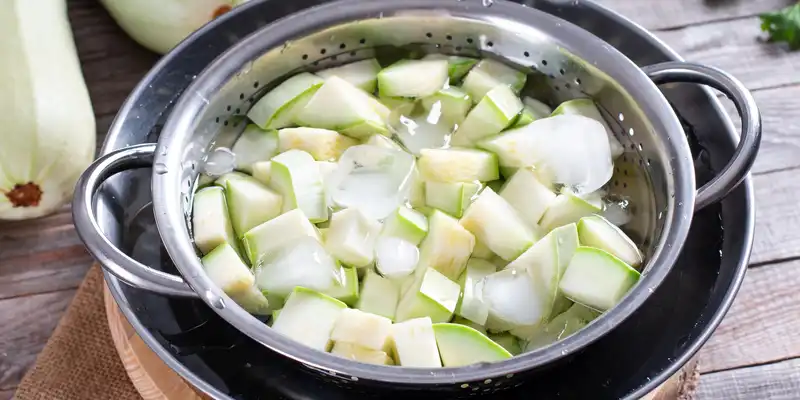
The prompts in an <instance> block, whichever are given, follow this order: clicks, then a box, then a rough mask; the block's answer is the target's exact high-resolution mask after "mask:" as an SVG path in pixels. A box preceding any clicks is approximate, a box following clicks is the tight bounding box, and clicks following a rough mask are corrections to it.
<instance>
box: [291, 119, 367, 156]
mask: <svg viewBox="0 0 800 400" xmlns="http://www.w3.org/2000/svg"><path fill="white" fill-rule="evenodd" d="M357 144H359V142H358V141H357V140H355V139H353V138H349V137H347V136H344V135H341V134H339V132H336V131H332V130H328V129H319V128H302V127H301V128H284V129H281V130H279V131H278V149H279V151H280V152H281V153H283V152H285V151H288V150H292V149H296V150H303V151H305V152H307V153H309V154H311V156H312V157H314V159H315V160H317V161H335V160H338V159H339V157H340V156H341V155H342V153H344V151H345V150H347V149H348V148H350V147H353V146H355V145H357Z"/></svg>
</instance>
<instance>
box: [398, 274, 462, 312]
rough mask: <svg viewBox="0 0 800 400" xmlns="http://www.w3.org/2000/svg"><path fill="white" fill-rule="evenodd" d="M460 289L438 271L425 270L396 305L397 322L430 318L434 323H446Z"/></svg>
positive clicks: (454, 306) (453, 308)
mask: <svg viewBox="0 0 800 400" xmlns="http://www.w3.org/2000/svg"><path fill="white" fill-rule="evenodd" d="M460 294H461V287H460V286H458V284H457V283H455V282H453V281H451V280H450V279H447V277H446V276H444V275H442V274H441V273H440V272H439V271H437V270H435V269H433V268H426V269H425V271H424V273H423V274H422V275H421V276H420V277H419V278H417V279H416V281H415V282H414V284H412V286H411V287H410V288H409V289H408V291H406V293H405V294H403V297H402V298H401V299H400V303H398V304H397V313H396V315H395V318H396V320H397V321H407V320H410V319H414V318H420V317H430V318H431V320H432V321H434V322H447V321H450V319H451V318H452V317H453V312H455V310H456V304H457V303H458V297H459V295H460Z"/></svg>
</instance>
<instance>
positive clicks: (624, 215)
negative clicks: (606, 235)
mask: <svg viewBox="0 0 800 400" xmlns="http://www.w3.org/2000/svg"><path fill="white" fill-rule="evenodd" d="M630 207H631V201H630V199H628V198H626V197H623V196H615V195H610V196H607V197H606V198H604V199H603V218H605V219H607V220H608V222H611V223H612V224H614V225H616V226H624V225H627V224H628V222H631V219H633V216H632V215H631V210H630Z"/></svg>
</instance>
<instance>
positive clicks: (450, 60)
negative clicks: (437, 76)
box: [422, 53, 478, 84]
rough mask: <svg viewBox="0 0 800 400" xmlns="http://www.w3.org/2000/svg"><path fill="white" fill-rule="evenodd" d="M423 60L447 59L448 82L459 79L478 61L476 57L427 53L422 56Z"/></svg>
mask: <svg viewBox="0 0 800 400" xmlns="http://www.w3.org/2000/svg"><path fill="white" fill-rule="evenodd" d="M422 59H423V60H447V74H448V75H449V76H450V84H454V83H456V82H458V81H460V80H461V79H462V78H463V77H464V76H465V75H467V73H468V72H469V70H470V69H472V67H473V66H474V65H475V64H476V63H477V62H478V60H477V59H474V58H469V57H461V56H446V55H444V54H438V53H433V54H428V55H426V56H425V57H422Z"/></svg>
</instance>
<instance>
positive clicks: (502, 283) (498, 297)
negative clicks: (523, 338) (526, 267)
mask: <svg viewBox="0 0 800 400" xmlns="http://www.w3.org/2000/svg"><path fill="white" fill-rule="evenodd" d="M479 290H481V291H482V293H483V301H484V302H485V303H486V304H487V305H488V306H489V316H490V318H489V320H487V325H486V327H487V328H489V329H490V330H497V331H502V330H508V329H511V328H514V327H519V326H535V325H538V324H541V323H542V321H544V318H546V316H547V314H548V313H549V312H550V308H548V307H550V306H551V305H552V303H551V304H548V301H547V299H548V297H549V296H548V294H543V293H542V291H541V289H540V287H539V285H537V284H536V282H535V281H534V279H533V278H532V275H531V274H529V273H527V272H526V271H519V270H517V269H514V268H506V269H504V270H502V271H500V272H495V273H494V274H491V275H489V276H487V277H486V278H484V280H483V285H482V287H481V288H479ZM496 326H503V327H504V328H506V329H492V328H493V327H496Z"/></svg>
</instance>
